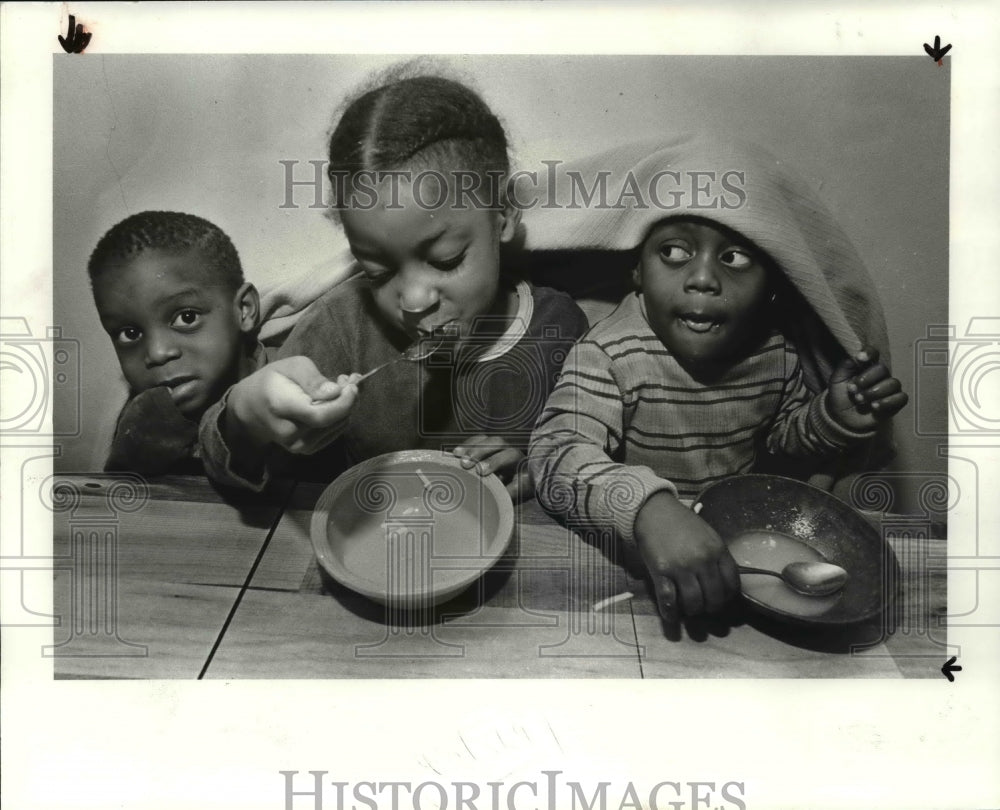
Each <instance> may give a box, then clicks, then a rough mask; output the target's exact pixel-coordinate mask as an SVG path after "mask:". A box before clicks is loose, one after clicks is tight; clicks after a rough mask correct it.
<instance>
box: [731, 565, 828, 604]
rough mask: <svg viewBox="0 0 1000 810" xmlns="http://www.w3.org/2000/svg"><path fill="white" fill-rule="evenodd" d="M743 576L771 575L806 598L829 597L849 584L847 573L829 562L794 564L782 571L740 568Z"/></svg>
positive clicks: (742, 566)
mask: <svg viewBox="0 0 1000 810" xmlns="http://www.w3.org/2000/svg"><path fill="white" fill-rule="evenodd" d="M740 573H741V574H770V575H771V576H772V577H778V578H780V579H781V580H783V581H784V583H785V584H786V585H788V587H790V588H791V589H792V590H794V591H798V592H799V593H802V594H805V595H806V596H828V595H830V594H832V593H836V592H837V591H839V590H840V589H841V588H843V587H844V585H845V583H846V582H847V571H845V570H844V569H843V568H841V567H840V566H839V565H834V564H833V563H828V562H820V561H815V562H793V563H789V564H788V565H786V566H785V567H784V568H782V569H781V571H768V570H766V569H764V568H749V567H747V566H744V565H741V566H740Z"/></svg>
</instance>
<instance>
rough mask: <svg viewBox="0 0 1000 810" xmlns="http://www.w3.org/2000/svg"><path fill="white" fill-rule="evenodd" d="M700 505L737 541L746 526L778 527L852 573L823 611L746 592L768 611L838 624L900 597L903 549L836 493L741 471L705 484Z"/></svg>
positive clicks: (793, 619) (865, 616)
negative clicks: (783, 605) (803, 610)
mask: <svg viewBox="0 0 1000 810" xmlns="http://www.w3.org/2000/svg"><path fill="white" fill-rule="evenodd" d="M699 504H700V506H699ZM693 508H694V509H695V510H696V511H698V513H699V515H700V516H701V517H702V519H704V520H705V521H706V522H707V523H708V524H709V525H710V526H711V527H712V528H713V529H715V530H716V531H717V532H718V533H719V536H720V537H722V540H723V541H724V542H725V543H726V544H727V545H729V546H730V547H732V546H733V543H734V541H736V540H737V538H739V537H740V536H741V535H745V534H746V533H747V532H758V531H760V532H777V533H780V534H782V535H786V536H789V537H792V538H795V539H796V540H798V541H800V542H801V543H803V544H805V545H806V546H808V547H809V548H810V549H812V550H813V551H814V552H818V554H819V555H820V556H821V557H822V558H824V559H825V560H826V561H827V562H831V563H833V564H835V565H839V566H840V567H842V568H844V569H845V570H846V571H847V573H848V580H847V584H846V585H845V586H844V588H843V590H842V591H841V592H840V593H839V594H838V596H837V598H836V599H835V600H833V603H832V605H831V606H830V607H829V609H826V610H825V611H824V612H822V613H819V614H817V615H809V616H805V615H802V614H800V613H798V612H790V611H787V610H783V609H780V608H778V607H775V606H774V605H773V604H767V603H766V602H764V601H761V600H760V599H756V598H754V597H753V596H751V595H749V594H747V593H746V592H745V590H746V589H745V590H744V593H743V598H744V599H745V600H746V601H747V602H748V603H749V604H750V605H751V606H752V607H753V609H754V610H756V611H758V612H760V613H761V614H763V615H766V616H770V617H772V618H775V619H778V620H781V621H784V622H789V623H793V624H799V625H809V626H817V625H818V626H828V627H839V626H844V625H852V624H856V623H859V622H864V621H867V620H869V619H872V618H874V617H876V616H878V615H879V614H880V613H881V612H882V611H883V610H885V609H886V607H888V605H889V604H890V603H891V601H892V599H893V597H894V596H895V590H896V583H898V582H899V563H898V561H897V560H896V555H895V554H894V553H893V551H892V549H891V548H890V547H889V544H888V543H886V542H885V540H884V539H883V538H882V536H881V534H880V533H879V532H878V531H876V530H875V529H874V528H873V527H872V526H871V524H869V523H868V521H867V520H865V518H864V517H862V515H861V514H860V513H859V512H858V511H857V510H855V509H853V508H851V507H850V506H848V505H847V504H846V503H844V502H843V501H842V500H840V499H839V498H836V497H834V496H833V495H831V494H830V493H829V492H825V491H824V490H821V489H817V488H816V487H814V486H810V485H809V484H805V483H803V482H801V481H796V480H794V479H791V478H783V477H781V476H777V475H741V476H736V477H734V478H728V479H726V480H724V481H721V482H719V483H718V484H713V485H712V486H710V487H708V488H707V489H705V490H704V491H703V492H702V493H701V495H700V496H699V497H698V499H697V500H696V502H695V505H694V507H693ZM699 510H700V511H699ZM734 556H735V555H734ZM761 567H764V568H769V567H771V566H767V565H763V566H761ZM775 567H780V566H775ZM771 579H773V578H771ZM774 581H775V582H776V583H777V585H778V586H781V583H780V582H778V581H777V580H774ZM781 587H784V586H781ZM802 598H804V599H810V598H813V597H802Z"/></svg>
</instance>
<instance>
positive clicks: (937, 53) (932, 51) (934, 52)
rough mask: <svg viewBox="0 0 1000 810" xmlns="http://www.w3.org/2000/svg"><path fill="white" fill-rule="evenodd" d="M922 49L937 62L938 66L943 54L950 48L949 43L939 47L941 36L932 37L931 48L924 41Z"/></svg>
mask: <svg viewBox="0 0 1000 810" xmlns="http://www.w3.org/2000/svg"><path fill="white" fill-rule="evenodd" d="M924 50H925V51H927V55H928V56H929V57H930V58H931V59H933V60H934V61H935V62H937V63H938V67H940V66H941V60H942V59H944V55H945V54H946V53H948V51H950V50H951V45H950V44H949V45H945V46H944V47H943V48H942V47H941V37H938V36H936V37H934V47H933V48H932V47H931V46H930V45H928V44H927V43H926V42H925V43H924Z"/></svg>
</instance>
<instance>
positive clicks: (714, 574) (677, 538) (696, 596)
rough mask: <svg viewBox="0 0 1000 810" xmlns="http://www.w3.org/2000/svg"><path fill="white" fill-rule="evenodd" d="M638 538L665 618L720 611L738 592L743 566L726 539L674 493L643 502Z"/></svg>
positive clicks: (637, 529) (655, 496) (674, 619)
mask: <svg viewBox="0 0 1000 810" xmlns="http://www.w3.org/2000/svg"><path fill="white" fill-rule="evenodd" d="M635 536H636V541H637V543H638V545H639V553H640V554H641V556H642V561H643V563H644V564H645V566H646V569H647V570H648V571H649V575H650V577H651V578H652V581H653V591H654V593H655V594H656V602H657V604H658V605H659V608H660V615H661V616H662V617H663V619H664V621H667V622H669V623H676V622H677V620H678V619H679V618H680V617H681V616H698V615H700V614H702V613H718V612H719V611H720V610H722V608H723V607H725V605H726V603H727V602H729V601H730V600H731V599H732V598H733V597H734V596H736V594H738V593H739V591H740V574H739V570H738V568H737V565H736V561H735V560H734V559H733V557H732V555H731V554H730V553H729V549H728V548H726V544H725V543H723V542H722V538H720V537H719V535H718V534H717V533H716V532H715V530H714V529H713V528H712V527H711V526H709V525H708V524H707V523H706V522H705V521H704V520H702V519H701V518H700V517H698V516H697V515H696V514H695V513H694V512H692V511H691V510H690V509H688V508H687V507H686V506H685V505H684V504H682V503H681V502H680V501H678V500H677V499H676V498H675V497H674V496H673V495H671V494H670V493H669V492H657V493H656V494H655V495H653V496H652V497H651V498H650V499H649V500H648V501H646V503H645V504H643V507H642V509H640V510H639V514H638V516H637V517H636V519H635Z"/></svg>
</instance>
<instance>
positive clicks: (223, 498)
mask: <svg viewBox="0 0 1000 810" xmlns="http://www.w3.org/2000/svg"><path fill="white" fill-rule="evenodd" d="M129 488H131V489H130V490H129ZM143 488H145V489H143ZM287 491H288V485H284V486H279V487H278V488H276V489H275V490H274V491H273V492H271V493H269V494H268V495H265V496H256V497H247V496H234V495H232V494H230V493H220V492H217V491H216V490H215V489H214V488H213V487H212V486H211V485H210V484H209V483H208V482H207V481H206V480H205V479H204V478H199V477H180V476H177V477H168V478H161V479H154V480H153V481H152V482H141V481H139V480H138V479H125V478H123V477H119V476H98V475H95V476H60V477H59V478H58V479H57V480H56V483H55V485H54V496H53V499H54V503H55V504H56V510H55V512H54V516H53V555H54V558H55V559H54V567H55V577H54V603H55V604H54V612H55V614H56V615H57V616H59V617H60V623H59V626H58V627H56V628H55V630H54V639H53V645H54V646H53V648H52V649H51V650H50V651H49V652H48V653H47V654H49V655H52V656H53V657H54V671H55V675H56V677H57V678H60V677H115V678H130V677H131V678H195V677H198V675H199V673H200V672H201V670H202V668H203V667H204V665H205V663H206V662H207V660H208V656H209V653H210V651H211V649H212V647H213V645H214V644H215V643H216V640H217V639H218V637H219V635H220V634H221V631H222V628H223V626H224V623H225V621H226V619H227V617H228V615H229V613H230V611H231V610H232V608H233V605H234V604H235V602H236V600H237V596H238V594H239V593H240V590H241V588H242V587H243V586H244V584H245V583H246V581H247V579H248V578H249V575H250V571H251V569H252V566H253V564H254V562H255V561H256V559H257V557H258V555H259V553H260V551H261V549H262V548H263V546H264V543H265V540H266V538H267V537H268V535H269V534H270V532H271V529H272V528H273V524H274V523H275V521H276V519H277V517H278V515H279V514H280V513H281V509H282V505H283V502H284V500H285V498H286V497H287Z"/></svg>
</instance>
